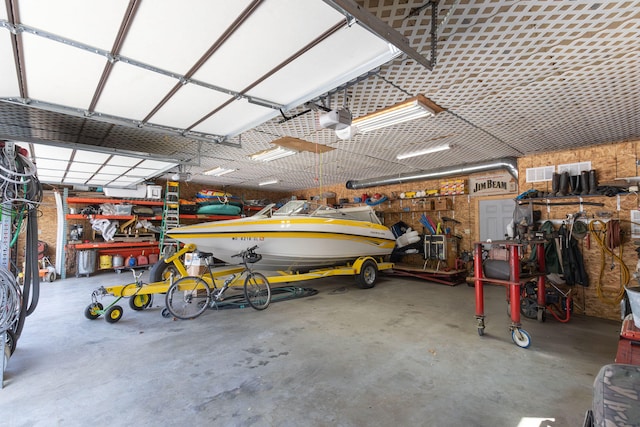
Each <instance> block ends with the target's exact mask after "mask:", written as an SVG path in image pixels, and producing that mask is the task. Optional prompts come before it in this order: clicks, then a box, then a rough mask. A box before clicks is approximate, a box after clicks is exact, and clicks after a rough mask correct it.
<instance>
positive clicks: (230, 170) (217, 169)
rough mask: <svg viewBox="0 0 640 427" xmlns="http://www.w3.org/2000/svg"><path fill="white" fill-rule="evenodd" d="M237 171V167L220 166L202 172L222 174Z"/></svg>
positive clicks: (213, 174)
mask: <svg viewBox="0 0 640 427" xmlns="http://www.w3.org/2000/svg"><path fill="white" fill-rule="evenodd" d="M235 171H236V170H235V169H225V168H221V167H220V166H218V167H217V168H213V169H209V170H208V171H204V172H202V173H203V174H205V175H211V176H221V175H225V174H228V173H231V172H235Z"/></svg>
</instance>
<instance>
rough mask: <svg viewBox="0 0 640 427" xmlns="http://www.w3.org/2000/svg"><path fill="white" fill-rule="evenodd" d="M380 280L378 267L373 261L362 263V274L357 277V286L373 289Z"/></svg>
mask: <svg viewBox="0 0 640 427" xmlns="http://www.w3.org/2000/svg"><path fill="white" fill-rule="evenodd" d="M377 278H378V266H377V265H376V263H375V262H374V261H373V260H370V259H368V260H366V261H365V262H363V263H362V267H361V268H360V274H358V275H357V276H356V285H357V286H358V287H359V288H362V289H368V288H373V287H374V286H375V284H376V279H377Z"/></svg>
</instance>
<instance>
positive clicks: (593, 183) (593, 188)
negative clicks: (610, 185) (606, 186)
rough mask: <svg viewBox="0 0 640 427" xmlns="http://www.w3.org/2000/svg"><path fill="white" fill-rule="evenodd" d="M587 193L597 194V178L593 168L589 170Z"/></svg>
mask: <svg viewBox="0 0 640 427" xmlns="http://www.w3.org/2000/svg"><path fill="white" fill-rule="evenodd" d="M589 194H598V179H597V176H596V170H595V169H591V170H590V171H589Z"/></svg>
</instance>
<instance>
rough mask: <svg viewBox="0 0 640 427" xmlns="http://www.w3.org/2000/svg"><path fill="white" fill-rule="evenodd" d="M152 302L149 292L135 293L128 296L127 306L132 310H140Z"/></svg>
mask: <svg viewBox="0 0 640 427" xmlns="http://www.w3.org/2000/svg"><path fill="white" fill-rule="evenodd" d="M152 302H153V298H152V295H150V294H137V295H134V296H132V297H131V298H129V307H131V309H132V310H136V311H140V310H144V309H145V308H147V307H149V306H150V305H151V303H152Z"/></svg>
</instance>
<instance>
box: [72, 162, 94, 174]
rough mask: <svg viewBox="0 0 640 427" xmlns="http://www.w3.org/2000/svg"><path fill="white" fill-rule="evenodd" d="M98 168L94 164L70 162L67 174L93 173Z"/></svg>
mask: <svg viewBox="0 0 640 427" xmlns="http://www.w3.org/2000/svg"><path fill="white" fill-rule="evenodd" d="M98 166H99V165H96V164H94V163H82V162H71V164H70V165H69V172H70V173H71V172H74V173H75V172H78V173H80V172H88V173H95V172H97V170H98Z"/></svg>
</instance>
